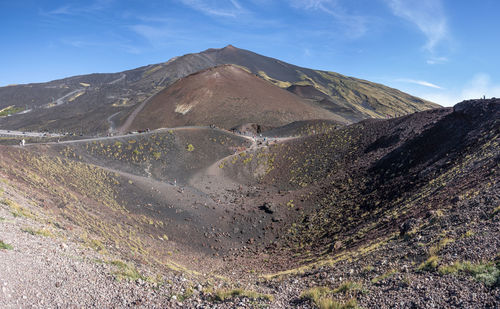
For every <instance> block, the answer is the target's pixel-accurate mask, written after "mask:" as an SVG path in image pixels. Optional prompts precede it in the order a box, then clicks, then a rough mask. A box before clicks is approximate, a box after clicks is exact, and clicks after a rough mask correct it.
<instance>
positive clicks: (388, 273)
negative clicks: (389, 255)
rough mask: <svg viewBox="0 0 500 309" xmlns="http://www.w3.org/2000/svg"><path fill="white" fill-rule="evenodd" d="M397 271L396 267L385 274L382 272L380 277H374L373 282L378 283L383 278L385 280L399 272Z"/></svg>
mask: <svg viewBox="0 0 500 309" xmlns="http://www.w3.org/2000/svg"><path fill="white" fill-rule="evenodd" d="M397 272H398V271H397V270H396V269H391V270H389V271H388V272H386V273H385V274H382V275H380V276H378V277H375V278H373V279H372V283H378V282H379V281H382V280H385V279H387V278H389V277H392V276H393V275H395V274H397Z"/></svg>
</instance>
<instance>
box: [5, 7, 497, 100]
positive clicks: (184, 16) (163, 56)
mask: <svg viewBox="0 0 500 309" xmlns="http://www.w3.org/2000/svg"><path fill="white" fill-rule="evenodd" d="M499 11H500V1H498V0H480V1H469V0H245V1H243V0H170V1H167V0H165V1H155V0H149V1H139V0H87V1H56V0H45V1H38V0H17V1H7V0H0V26H1V29H2V31H1V32H0V39H1V41H0V42H1V48H0V86H5V85H9V84H20V83H30V82H44V81H49V80H54V79H58V78H63V77H68V76H73V75H80V74H88V73H94V72H119V71H123V70H127V69H132V68H135V67H139V66H143V65H147V64H152V63H159V62H164V61H167V60H168V59H170V58H172V57H175V56H179V55H183V54H186V53H192V52H199V51H202V50H205V49H207V48H218V47H223V46H225V45H228V44H233V45H234V46H236V47H239V48H244V49H248V50H252V51H254V52H257V53H260V54H263V55H266V56H271V57H275V58H279V59H281V60H283V61H286V62H289V63H292V64H296V65H300V66H304V67H309V68H314V69H322V70H328V71H334V72H339V73H341V74H345V75H349V76H354V77H359V78H363V79H367V80H370V81H374V82H379V83H383V84H386V85H388V86H391V87H395V88H398V89H400V90H402V91H405V92H408V93H411V94H414V95H417V96H420V97H423V98H426V99H429V100H432V101H434V102H437V103H440V104H442V105H447V106H449V105H452V104H454V103H456V102H458V101H461V100H463V99H467V98H477V97H480V96H482V95H486V96H487V97H492V96H496V97H500V76H499V72H500V60H499V57H498V51H499V50H500V22H499V20H500V19H499V18H498V12H499Z"/></svg>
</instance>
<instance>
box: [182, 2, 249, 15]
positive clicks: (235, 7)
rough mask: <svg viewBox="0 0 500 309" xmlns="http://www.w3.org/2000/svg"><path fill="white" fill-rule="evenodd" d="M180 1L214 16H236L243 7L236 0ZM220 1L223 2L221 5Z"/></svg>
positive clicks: (242, 10) (241, 11)
mask: <svg viewBox="0 0 500 309" xmlns="http://www.w3.org/2000/svg"><path fill="white" fill-rule="evenodd" d="M181 2H182V3H184V4H185V5H187V6H189V7H191V8H192V9H195V10H197V11H200V12H202V13H203V14H206V15H210V16H216V17H237V16H238V15H240V14H241V13H243V12H244V9H243V7H242V6H241V4H240V3H239V2H238V1H237V0H226V1H209V0H181ZM216 2H218V3H219V4H217V3H216ZM221 2H223V4H222V5H221V4H220V3H221Z"/></svg>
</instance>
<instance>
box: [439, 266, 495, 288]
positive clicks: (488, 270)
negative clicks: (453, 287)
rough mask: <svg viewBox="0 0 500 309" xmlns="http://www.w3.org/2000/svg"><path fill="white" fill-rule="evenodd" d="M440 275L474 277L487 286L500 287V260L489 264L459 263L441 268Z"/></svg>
mask: <svg viewBox="0 0 500 309" xmlns="http://www.w3.org/2000/svg"><path fill="white" fill-rule="evenodd" d="M439 273H440V274H442V275H448V274H458V273H463V274H467V275H470V276H472V277H474V279H476V280H477V281H480V282H483V283H484V284H485V285H487V286H500V259H497V261H496V262H487V263H471V262H467V261H464V262H460V261H457V262H454V263H453V264H451V265H444V266H441V267H439Z"/></svg>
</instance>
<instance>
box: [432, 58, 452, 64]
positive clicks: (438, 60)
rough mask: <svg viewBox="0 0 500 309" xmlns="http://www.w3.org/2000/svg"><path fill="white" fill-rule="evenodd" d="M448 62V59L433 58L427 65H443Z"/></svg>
mask: <svg viewBox="0 0 500 309" xmlns="http://www.w3.org/2000/svg"><path fill="white" fill-rule="evenodd" d="M448 61H449V59H448V58H446V57H432V58H430V59H427V64H443V63H446V62H448Z"/></svg>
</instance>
